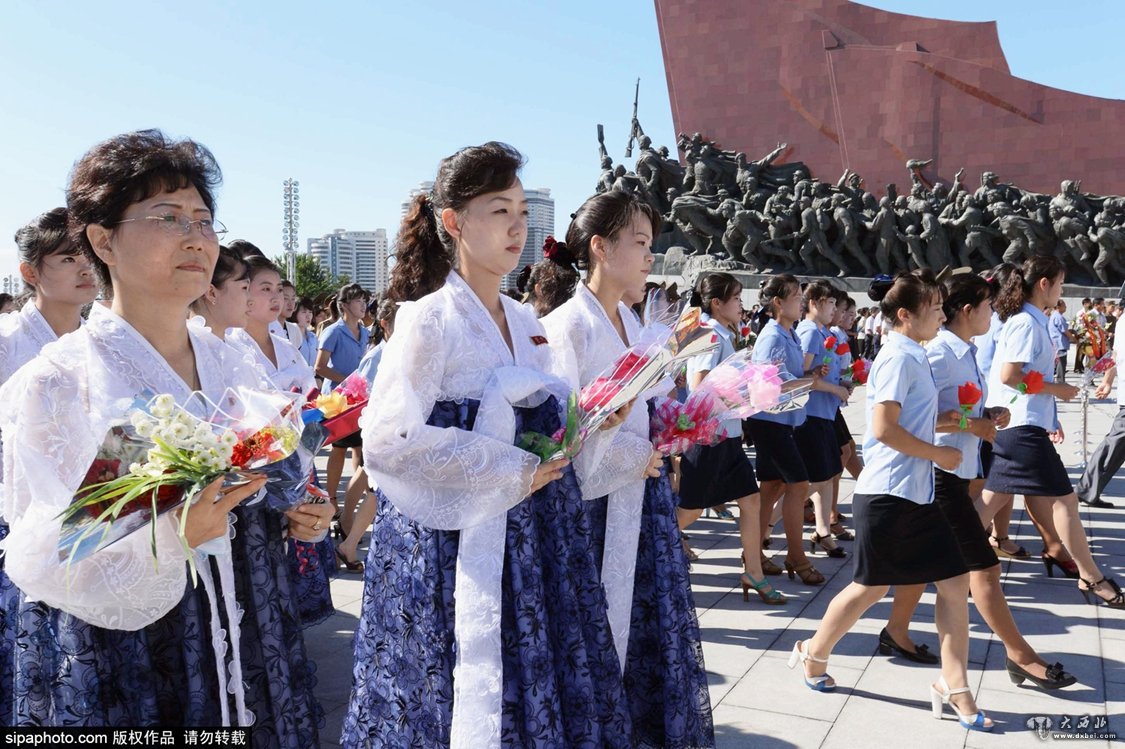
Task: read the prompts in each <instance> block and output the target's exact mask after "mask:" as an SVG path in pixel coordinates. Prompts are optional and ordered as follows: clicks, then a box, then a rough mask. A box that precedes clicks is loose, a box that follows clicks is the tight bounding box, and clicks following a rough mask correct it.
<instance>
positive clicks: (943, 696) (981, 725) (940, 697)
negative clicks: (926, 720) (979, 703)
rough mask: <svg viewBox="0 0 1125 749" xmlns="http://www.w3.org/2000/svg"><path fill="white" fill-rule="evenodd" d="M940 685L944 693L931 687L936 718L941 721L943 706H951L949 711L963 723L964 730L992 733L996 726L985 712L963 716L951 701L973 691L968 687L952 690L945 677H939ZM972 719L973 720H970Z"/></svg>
mask: <svg viewBox="0 0 1125 749" xmlns="http://www.w3.org/2000/svg"><path fill="white" fill-rule="evenodd" d="M938 684H940V685H941V688H942V691H940V692H939V691H938V690H937V689H935V688H934V687H933V685H932V684H931V685H930V701H931V703H932V704H933V709H934V717H935V718H937V719H938V720H941V715H942V712H943V709H944V708H943V707H942V706H943V705H949V709H950V710H952V711H953V714H954V715H956V716H957V720H958V722H960V723H961V726H962V727H963V728H968V729H969V730H970V731H991V730H992V727H993V726H994V725H995V724H994V723H993V722H992V721H991V720H989V719H988V716H987V715H985V714H984V710H977V711H976V713H975V714H973V715H962V714H961V712H960V711H959V710H958V709H957V706H956V705H954V704H953V702H951V701H950V699H949V698H950V697H952V696H953V695H955V694H967V693H970V692H972V691H973V690H971V689H969V688H968V687H959V688H957V689H950V688H949V685H948V684H946V683H945V677H944V676H940V677H938ZM970 718H971V719H972V720H970Z"/></svg>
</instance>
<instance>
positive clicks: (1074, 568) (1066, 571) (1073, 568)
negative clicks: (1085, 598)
mask: <svg viewBox="0 0 1125 749" xmlns="http://www.w3.org/2000/svg"><path fill="white" fill-rule="evenodd" d="M1041 558H1042V559H1043V566H1044V567H1046V568H1047V577H1054V576H1055V567H1056V566H1058V568H1059V569H1060V570H1062V573H1063V575H1064V576H1066V577H1069V578H1070V579H1071V580H1077V579H1078V563H1077V562H1075V561H1074V560H1073V559H1071V560H1069V561H1063V560H1061V559H1055V558H1054V557H1053V556H1051V555H1050V554H1048V553H1047V552H1043V554H1042V557H1041Z"/></svg>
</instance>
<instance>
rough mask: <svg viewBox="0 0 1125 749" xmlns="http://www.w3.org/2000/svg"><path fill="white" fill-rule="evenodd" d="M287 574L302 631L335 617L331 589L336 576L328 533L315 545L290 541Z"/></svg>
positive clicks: (333, 547) (333, 554)
mask: <svg viewBox="0 0 1125 749" xmlns="http://www.w3.org/2000/svg"><path fill="white" fill-rule="evenodd" d="M289 570H290V573H291V574H292V576H293V584H294V585H295V586H296V595H297V608H298V610H299V613H300V616H301V626H302V627H304V628H305V629H308V628H309V627H315V626H316V625H317V624H320V623H321V622H323V621H325V620H326V619H328V617H330V616H332V615H333V614H335V613H336V607H335V606H334V605H333V604H332V588H331V583H332V578H333V577H335V576H336V544H335V543H333V541H332V534H331V533H329V534H328V535H327V536H325V537H324V540H323V541H321V542H320V543H315V544H310V543H305V542H304V541H297V540H295V539H293V538H290V539H289Z"/></svg>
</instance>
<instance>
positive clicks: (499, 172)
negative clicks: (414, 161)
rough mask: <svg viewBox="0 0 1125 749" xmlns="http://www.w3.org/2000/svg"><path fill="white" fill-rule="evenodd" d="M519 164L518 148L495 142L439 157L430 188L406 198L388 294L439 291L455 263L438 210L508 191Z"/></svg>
mask: <svg viewBox="0 0 1125 749" xmlns="http://www.w3.org/2000/svg"><path fill="white" fill-rule="evenodd" d="M522 166H523V156H522V155H520V152H519V151H517V150H516V149H514V148H512V147H511V146H509V145H507V144H504V143H497V142H496V141H490V142H488V143H485V144H484V145H480V146H470V147H469V148H462V149H461V150H460V151H458V152H457V153H455V154H453V155H452V156H448V157H446V158H445V159H442V162H441V165H440V166H439V167H438V173H437V176H436V177H435V178H434V188H433V192H431V193H429V194H422V195H418V196H416V197H415V198H414V200H413V201H411V203H410V207H409V209H408V210H407V212H406V216H405V217H404V218H403V220H402V225H401V226H400V227H399V230H398V237H397V238H396V239H395V261H396V262H395V267H394V270H393V271H391V282H390V284H389V285H388V287H387V294H386V295H387V297H388V298H390V299H393V300H394V301H396V302H407V301H415V300H417V299H420V298H422V297H424V296H426V295H427V294H430V293H433V292H434V291H437V290H438V289H440V288H441V287H442V285H443V284H444V283H445V278H446V276H448V275H449V272H450V271H451V270H453V261H454V242H453V238H452V237H450V236H449V233H448V232H446V231H445V227H444V226H443V225H442V223H441V212H442V211H443V210H445V209H446V208H451V209H453V210H454V211H461V210H463V209H464V208H465V206H466V205H468V203H469V201H471V200H472V199H473V198H476V197H479V196H481V195H486V194H488V193H493V192H501V191H503V190H507V189H508V188H509V187H512V185H514V184H515V183H516V179H517V175H518V173H519V170H520V167H522Z"/></svg>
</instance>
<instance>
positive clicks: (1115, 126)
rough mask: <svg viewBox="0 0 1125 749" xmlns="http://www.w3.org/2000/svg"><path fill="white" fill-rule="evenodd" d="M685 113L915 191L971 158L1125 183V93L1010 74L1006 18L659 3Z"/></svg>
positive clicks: (687, 127)
mask: <svg viewBox="0 0 1125 749" xmlns="http://www.w3.org/2000/svg"><path fill="white" fill-rule="evenodd" d="M655 2H656V13H657V20H658V23H659V27H660V39H661V44H662V46H663V50H664V64H665V69H666V72H667V76H668V91H669V94H670V99H671V102H672V118H673V121H674V123H675V126H676V129H677V131H678V132H684V133H688V134H691V133H693V132H700V133H702V134H703V135H704V136H705V137H707V138H710V139H712V140H715V141H717V142H718V143H719V144H720V145H721V146H722V147H723V148H725V149H734V150H739V151H744V152H745V153H746V154H747V156H748V157H749V158H750V159H758V158H761V157H762V156H764V155H765V154H766V153H768V152H769V151H771V150H772V149H773V148H774V147H775V146H776V145H777V143H778V141H785V142H787V143H788V144H789V146H790V148H789V150H788V151H786V153H785V154H784V156H783V157H782V158H781V159H779V161H778V163H784V162H785V161H797V160H800V161H804V162H805V163H806V164H808V165H809V166H810V167H811V168H812V169H813V172H814V174H815V175H816V176H817V177H819V178H820V179H822V180H826V181H828V180H830V181H832V182H835V181H836V179H837V178H839V176H840V174H841V172H842V171H843V169H844V168H845V167H848V168H851V169H852V170H853V171H856V172H858V173H859V174H860V175H862V176H863V178H864V181H865V185H866V187H867V189H868V190H870V191H872V192H875V193H877V194H882V193H883V192H884V186H885V185H886V184H887V183H888V182H896V183H897V184H898V185H899V187H900V189H908V188H909V185H910V176H909V173H908V172H907V170H906V168H905V162H906V161H907V160H908V159H930V158H932V159H933V160H934V163H933V164H932V165H931V166H930V167H929V168H927V169H926V170H925V171H924V174H925V176H926V177H927V178H929V179H931V180H939V179H940V180H942V181H944V182H945V183H946V184H949V183H950V182H952V179H953V175H954V173H955V172H956V171H957V170H958V169H959V168H961V167H965V169H966V173H965V177H964V181H965V183H966V184H967V185H968V186H969V187H970V188H973V187H975V186H976V185H978V184H979V178H980V174H981V172H983V171H986V170H990V171H993V172H996V173H997V175H998V176H999V177H1000V179H1001V181H1003V182H1012V183H1015V184H1017V185H1019V186H1021V187H1023V188H1025V189H1029V190H1034V191H1036V192H1044V193H1054V192H1057V191H1058V188H1059V182H1060V181H1061V180H1063V179H1080V180H1082V190H1083V191H1086V192H1093V193H1099V194H1114V195H1125V148H1123V147H1122V143H1123V142H1125V141H1123V139H1125V101H1119V100H1115V99H1101V98H1097V97H1092V96H1084V95H1081V94H1076V93H1072V92H1068V91H1061V90H1058V89H1054V88H1050V87H1048V86H1043V85H1040V84H1037V83H1033V82H1031V81H1026V80H1023V79H1020V78H1016V77H1014V76H1012V75H1011V73H1010V71H1009V69H1008V64H1007V61H1006V60H1005V58H1004V52H1003V50H1002V49H1001V47H1000V41H999V37H998V36H997V33H996V24H995V23H992V22H989V23H963V22H958V21H942V20H937V19H930V18H919V17H915V16H908V15H902V14H898V13H889V12H886V11H882V10H877V9H874V8H869V7H867V6H864V5H860V4H858V3H853V2H848V0H655Z"/></svg>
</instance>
